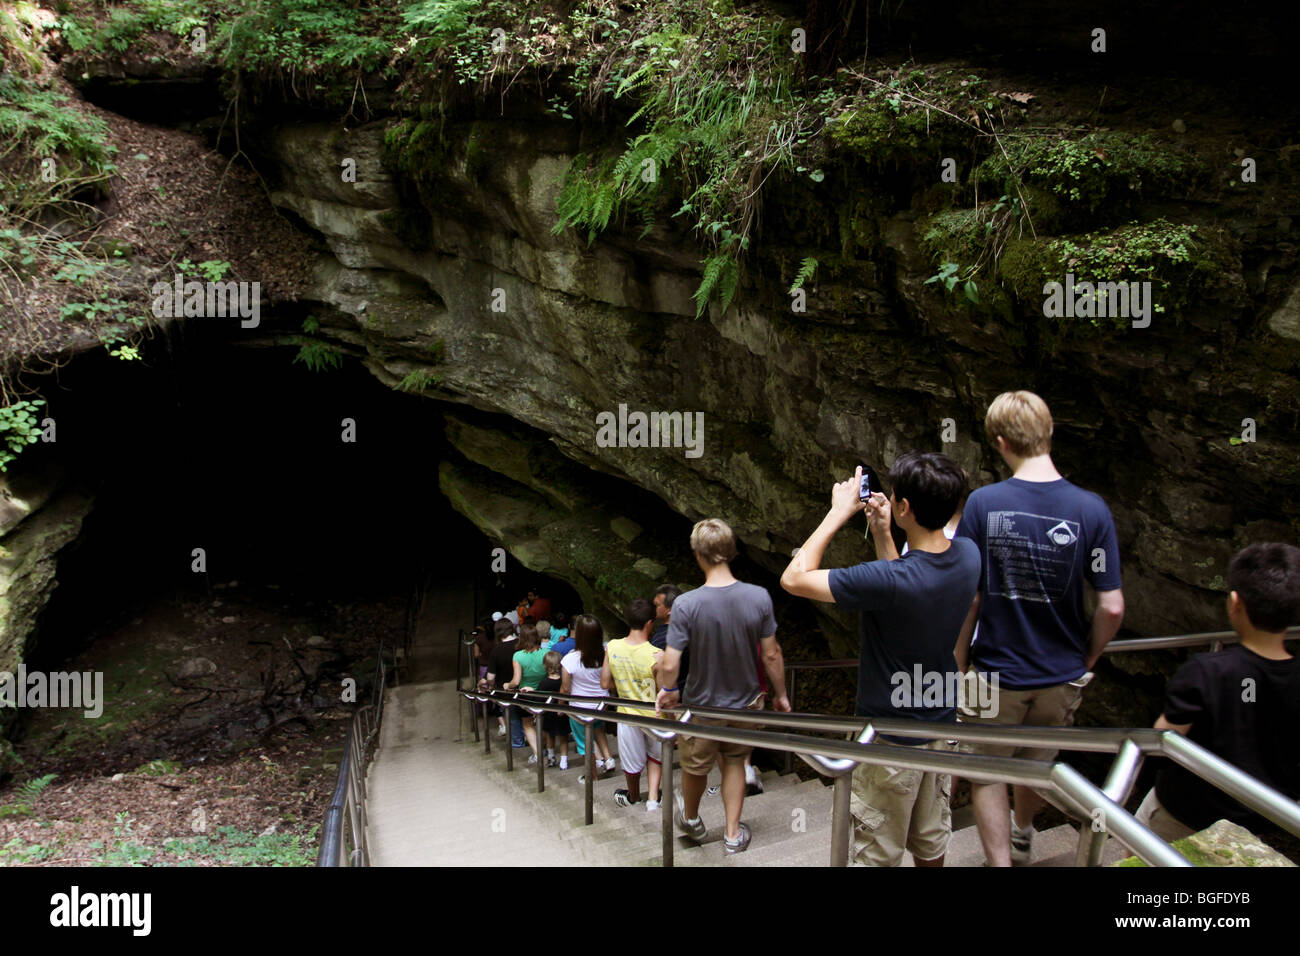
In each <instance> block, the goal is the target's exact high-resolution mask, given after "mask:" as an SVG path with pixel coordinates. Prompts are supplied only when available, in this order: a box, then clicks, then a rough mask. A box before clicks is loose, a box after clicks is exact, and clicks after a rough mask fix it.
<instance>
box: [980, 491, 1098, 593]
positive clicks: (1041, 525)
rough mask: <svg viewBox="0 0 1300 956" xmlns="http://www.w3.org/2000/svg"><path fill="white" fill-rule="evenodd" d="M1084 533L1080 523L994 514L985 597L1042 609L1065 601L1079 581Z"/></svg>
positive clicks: (987, 532)
mask: <svg viewBox="0 0 1300 956" xmlns="http://www.w3.org/2000/svg"><path fill="white" fill-rule="evenodd" d="M1079 531H1080V525H1079V522H1077V521H1070V520H1069V519H1067V518H1056V517H1050V516H1048V515H1036V514H1031V513H1029V512H1027V511H990V512H989V513H988V518H987V521H986V524H985V531H984V542H985V549H986V553H987V555H988V580H987V581H986V583H985V593H986V594H988V595H990V596H994V595H996V596H999V597H1004V598H1007V599H1008V600H1011V601H1035V602H1038V603H1040V604H1048V603H1051V602H1053V601H1058V600H1060V599H1061V598H1063V597H1064V596H1065V595H1066V594H1067V593H1068V592H1069V589H1070V582H1071V581H1072V580H1073V579H1074V570H1075V565H1076V564H1077V562H1076V560H1075V557H1076V555H1075V551H1076V550H1077V545H1078V541H1079Z"/></svg>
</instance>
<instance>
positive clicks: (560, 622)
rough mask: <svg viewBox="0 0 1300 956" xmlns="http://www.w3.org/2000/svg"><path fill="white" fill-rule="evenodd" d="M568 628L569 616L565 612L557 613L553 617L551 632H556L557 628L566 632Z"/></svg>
mask: <svg viewBox="0 0 1300 956" xmlns="http://www.w3.org/2000/svg"><path fill="white" fill-rule="evenodd" d="M568 626H569V616H568V615H567V614H565V613H564V612H563V611H556V612H555V613H554V614H552V615H551V630H554V629H555V628H557V627H558V628H559V629H560V630H564V629H565V628H566V627H568Z"/></svg>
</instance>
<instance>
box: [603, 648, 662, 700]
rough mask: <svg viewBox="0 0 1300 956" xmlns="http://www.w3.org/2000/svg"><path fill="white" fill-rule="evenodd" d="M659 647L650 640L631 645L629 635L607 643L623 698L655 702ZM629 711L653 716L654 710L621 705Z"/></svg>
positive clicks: (611, 669)
mask: <svg viewBox="0 0 1300 956" xmlns="http://www.w3.org/2000/svg"><path fill="white" fill-rule="evenodd" d="M657 653H659V648H657V647H655V646H654V645H653V644H651V643H650V642H649V641H646V642H645V643H643V644H629V643H628V642H627V638H625V637H620V638H617V639H616V640H612V641H610V642H609V644H607V645H606V646H605V659H606V660H607V661H609V676H610V677H612V678H614V689H615V691H616V692H617V693H618V696H619V697H626V698H627V699H628V700H644V701H649V702H651V703H653V702H654V699H655V696H656V695H657V694H658V692H659V691H658V689H657V688H656V687H655V678H654V672H653V671H652V670H651V668H653V667H654V663H655V654H657ZM619 710H621V711H622V712H623V713H625V714H639V715H640V716H642V717H653V716H654V715H655V712H654V709H653V708H651V709H650V710H641V709H640V708H637V707H620V708H619Z"/></svg>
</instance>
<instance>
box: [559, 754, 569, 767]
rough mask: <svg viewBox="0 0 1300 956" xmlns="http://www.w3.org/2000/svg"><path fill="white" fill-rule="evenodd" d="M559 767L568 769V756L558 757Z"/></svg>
mask: <svg viewBox="0 0 1300 956" xmlns="http://www.w3.org/2000/svg"><path fill="white" fill-rule="evenodd" d="M560 769H561V770H568V769H569V758H568V757H561V758H560Z"/></svg>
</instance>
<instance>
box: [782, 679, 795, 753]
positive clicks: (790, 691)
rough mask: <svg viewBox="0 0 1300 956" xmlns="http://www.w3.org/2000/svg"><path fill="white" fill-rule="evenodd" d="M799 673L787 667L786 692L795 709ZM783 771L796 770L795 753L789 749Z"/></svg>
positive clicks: (791, 707)
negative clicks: (795, 690)
mask: <svg viewBox="0 0 1300 956" xmlns="http://www.w3.org/2000/svg"><path fill="white" fill-rule="evenodd" d="M798 674H799V672H798V671H793V670H791V669H790V668H788V667H787V668H786V669H785V692H786V694H787V695H788V697H789V699H790V709H791V710H794V709H795V703H794V682H795V678H796V677H797V676H798ZM781 772H782V773H793V772H794V754H792V753H791V752H790V751H788V750H787V751H786V752H785V766H784V768H783V769H782V770H781Z"/></svg>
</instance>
